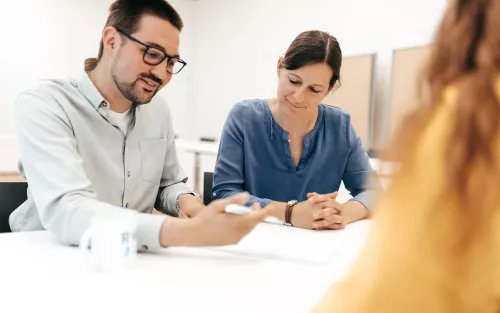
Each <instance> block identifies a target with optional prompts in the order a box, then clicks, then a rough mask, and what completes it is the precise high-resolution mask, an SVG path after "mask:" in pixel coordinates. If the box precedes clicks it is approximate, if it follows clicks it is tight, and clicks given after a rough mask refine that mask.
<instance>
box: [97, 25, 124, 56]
mask: <svg viewBox="0 0 500 313" xmlns="http://www.w3.org/2000/svg"><path fill="white" fill-rule="evenodd" d="M119 35H120V34H119V33H118V31H116V28H114V27H113V26H108V27H106V28H104V30H103V31H102V43H103V45H104V52H103V53H104V54H113V53H114V50H115V48H116V47H117V45H118V44H119V41H120V40H121V38H120V36H119Z"/></svg>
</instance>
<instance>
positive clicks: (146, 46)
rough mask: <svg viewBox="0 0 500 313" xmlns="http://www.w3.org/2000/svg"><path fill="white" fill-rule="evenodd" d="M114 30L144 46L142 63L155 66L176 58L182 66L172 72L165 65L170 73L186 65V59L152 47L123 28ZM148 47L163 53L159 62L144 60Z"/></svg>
mask: <svg viewBox="0 0 500 313" xmlns="http://www.w3.org/2000/svg"><path fill="white" fill-rule="evenodd" d="M116 31H118V32H119V33H120V34H122V35H123V36H125V37H127V38H128V39H130V40H132V41H134V42H136V43H138V44H140V45H142V46H144V47H145V48H146V49H145V50H144V54H143V55H142V60H143V61H144V63H146V64H148V65H151V66H157V65H160V64H161V62H163V61H165V59H167V63H168V62H170V60H172V59H177V62H179V63H180V64H182V67H181V68H180V69H179V70H178V71H177V72H173V71H169V70H168V66H167V72H169V73H170V74H174V75H175V74H179V72H180V71H182V69H183V68H184V67H185V66H186V65H187V63H186V61H184V60H182V59H180V58H179V57H178V56H175V55H174V56H172V55H168V54H167V53H166V52H165V51H164V50H163V49H160V48H158V47H153V46H150V45H148V44H145V43H144V42H142V41H140V40H139V39H137V38H134V37H133V36H132V35H129V34H127V33H126V32H124V31H123V30H121V29H119V28H116ZM150 49H154V50H155V51H159V52H161V53H162V54H163V57H162V58H161V59H160V61H159V62H157V63H151V62H148V61H146V54H147V53H148V51H149V50H150Z"/></svg>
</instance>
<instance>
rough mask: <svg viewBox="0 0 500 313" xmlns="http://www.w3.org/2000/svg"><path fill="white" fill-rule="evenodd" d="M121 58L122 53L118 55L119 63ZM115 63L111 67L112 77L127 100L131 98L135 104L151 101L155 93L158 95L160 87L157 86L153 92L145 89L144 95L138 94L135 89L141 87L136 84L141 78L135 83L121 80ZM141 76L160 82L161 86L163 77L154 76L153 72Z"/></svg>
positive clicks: (117, 61) (117, 60)
mask: <svg viewBox="0 0 500 313" xmlns="http://www.w3.org/2000/svg"><path fill="white" fill-rule="evenodd" d="M119 59H120V55H118V56H117V59H116V61H115V62H116V63H119ZM116 63H115V64H116ZM115 64H112V67H111V77H112V79H113V81H114V83H115V85H116V88H118V90H119V91H120V93H121V94H122V96H124V97H125V98H126V99H127V100H129V101H130V102H132V103H133V104H137V105H139V104H146V103H149V102H150V101H151V99H152V98H153V97H154V95H156V93H157V92H158V89H159V88H158V87H157V88H156V89H155V90H154V91H151V92H148V91H146V90H144V93H142V95H139V94H137V92H136V91H135V90H136V89H139V88H140V87H139V88H138V87H137V85H136V84H137V82H138V80H139V78H138V79H136V80H135V81H134V82H133V83H127V82H123V81H120V79H119V77H120V75H119V73H117V72H118V71H117V70H116V67H117V66H116V65H115ZM140 76H141V77H145V78H148V79H151V80H153V81H154V82H156V83H158V84H159V86H161V84H162V81H161V79H159V78H158V77H156V76H154V75H153V74H152V73H141V74H140Z"/></svg>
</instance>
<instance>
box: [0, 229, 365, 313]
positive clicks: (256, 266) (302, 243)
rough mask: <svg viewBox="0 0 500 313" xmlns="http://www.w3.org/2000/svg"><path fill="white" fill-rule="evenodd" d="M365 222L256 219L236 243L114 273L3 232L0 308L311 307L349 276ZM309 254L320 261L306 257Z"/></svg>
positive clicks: (45, 237)
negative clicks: (334, 225)
mask: <svg viewBox="0 0 500 313" xmlns="http://www.w3.org/2000/svg"><path fill="white" fill-rule="evenodd" d="M369 226H370V222H369V221H361V222H356V223H354V224H351V225H349V226H348V227H347V228H346V229H345V230H343V231H325V232H315V231H304V230H300V229H294V228H288V227H286V226H280V225H274V224H261V225H259V226H258V227H257V228H256V229H255V230H254V231H253V232H252V233H250V235H249V236H248V237H247V238H245V239H244V240H243V241H242V242H241V243H240V244H239V245H237V246H236V247H223V248H169V249H164V250H162V251H161V252H159V253H157V254H146V253H142V254H139V255H138V259H137V262H136V263H135V265H134V266H133V267H132V268H129V269H125V270H122V271H116V272H96V271H94V270H92V269H90V268H89V267H88V266H86V265H85V264H84V263H83V260H82V258H81V255H80V251H79V250H78V248H76V247H68V246H64V245H62V244H60V243H59V242H58V241H57V240H56V239H55V238H54V237H53V236H52V234H50V233H48V232H31V233H13V234H0V248H1V250H2V252H1V257H0V295H2V301H1V304H0V305H1V306H2V308H5V309H6V312H7V311H8V312H44V311H47V312H65V313H66V312H146V313H150V312H151V313H152V312H176V313H177V312H231V313H233V312H239V313H240V312H252V313H253V312H301V313H302V312H310V311H311V309H312V308H314V307H315V305H316V304H317V303H318V302H319V300H320V299H321V298H322V297H323V296H324V294H325V292H326V291H327V290H328V288H329V287H330V285H331V284H332V283H333V282H334V281H337V280H338V279H340V278H342V277H343V276H344V275H345V274H346V273H347V272H348V269H349V268H350V266H351V264H352V262H353V261H354V260H355V258H356V256H357V255H358V253H359V251H360V249H361V248H362V246H363V244H364V241H365V238H366V234H367V231H368V230H369ZM276 233H278V234H280V235H279V236H271V235H270V234H276ZM303 234H304V235H303ZM299 237H301V238H302V239H297V238H299ZM257 243H258V244H259V246H256V245H255V244H257ZM306 246H307V247H306ZM259 247H262V249H261V248H259ZM273 247H280V248H279V249H281V250H280V251H274V252H273V251H272V250H273V249H272V248H273ZM313 247H315V248H313ZM287 249H288V250H287ZM273 254H274V255H276V254H282V255H284V257H281V258H279V257H274V256H273ZM306 254H307V255H306ZM314 255H315V256H317V257H318V258H317V261H320V262H310V261H311V260H312V258H313V256H314ZM308 258H309V259H311V260H307V259H308ZM326 260H327V261H326ZM324 261H326V262H324ZM7 308H8V310H7Z"/></svg>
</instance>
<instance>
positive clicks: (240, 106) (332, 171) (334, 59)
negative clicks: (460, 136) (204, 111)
mask: <svg viewBox="0 0 500 313" xmlns="http://www.w3.org/2000/svg"><path fill="white" fill-rule="evenodd" d="M341 62H342V52H341V50H340V46H339V43H338V41H337V40H336V39H335V38H334V37H332V36H331V35H329V34H328V33H325V32H321V31H307V32H304V33H302V34H300V35H299V36H298V37H297V38H295V40H294V41H293V42H292V44H291V45H290V47H289V48H288V50H287V52H286V54H285V56H284V57H283V58H280V59H279V61H278V68H277V73H278V91H277V98H275V99H269V100H245V101H242V102H239V103H237V104H236V105H235V106H234V107H233V108H232V110H231V112H230V113H229V116H228V118H227V120H226V123H225V126H224V130H223V133H222V136H221V141H220V147H219V154H218V157H217V163H216V167H215V172H214V187H213V192H212V196H213V198H214V199H220V198H226V197H229V196H231V195H234V194H236V193H239V192H241V191H247V192H249V193H250V195H251V196H250V201H249V203H247V205H250V204H252V203H254V202H258V203H260V205H261V206H262V207H265V206H267V207H268V208H270V209H271V212H272V215H274V216H275V217H277V218H279V219H281V220H282V221H285V223H286V224H288V225H293V226H296V227H301V228H308V229H326V228H330V229H341V228H343V227H344V226H345V225H346V224H348V223H351V222H353V221H356V220H359V219H363V218H366V217H368V215H369V212H370V209H371V208H372V206H373V202H374V198H375V196H376V194H377V192H378V191H379V189H380V187H379V184H378V183H377V184H376V186H371V187H370V188H369V187H368V184H367V182H368V177H369V176H371V174H373V173H374V171H373V169H372V167H371V165H370V162H369V158H368V155H367V154H366V152H365V149H364V148H363V145H362V143H361V140H360V138H359V136H358V135H357V134H356V131H355V130H354V128H353V126H352V123H351V118H350V116H349V114H348V113H347V112H345V111H343V110H341V109H339V108H336V107H331V106H328V105H325V104H321V101H322V100H323V98H324V97H325V96H326V95H327V94H328V93H329V92H330V91H332V89H333V88H334V87H336V86H337V84H338V83H339V78H340V77H339V73H340V66H341ZM342 181H344V185H345V187H346V188H347V190H349V192H350V193H351V194H352V195H353V198H352V199H351V201H348V202H347V203H345V204H340V203H338V202H336V201H335V198H336V195H337V194H336V191H337V190H338V189H339V187H340V184H341V182H342ZM372 185H373V184H372Z"/></svg>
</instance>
